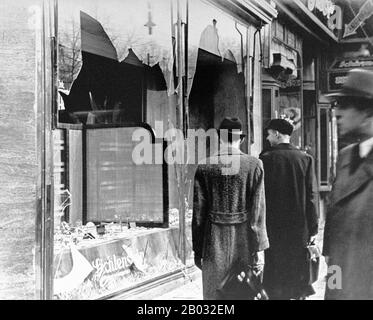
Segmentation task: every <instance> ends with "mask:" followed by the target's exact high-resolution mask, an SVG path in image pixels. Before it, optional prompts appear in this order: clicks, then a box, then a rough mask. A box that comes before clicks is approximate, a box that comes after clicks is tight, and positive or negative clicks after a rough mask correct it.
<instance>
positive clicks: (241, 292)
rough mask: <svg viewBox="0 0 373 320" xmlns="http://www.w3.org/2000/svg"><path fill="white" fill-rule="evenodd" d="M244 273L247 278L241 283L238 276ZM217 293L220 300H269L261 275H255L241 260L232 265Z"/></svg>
mask: <svg viewBox="0 0 373 320" xmlns="http://www.w3.org/2000/svg"><path fill="white" fill-rule="evenodd" d="M242 271H243V272H245V278H244V279H243V281H240V280H238V275H239V274H240V273H241V272H242ZM217 291H218V300H268V295H267V293H266V291H265V290H264V287H263V285H262V282H261V279H260V275H256V274H254V272H253V270H252V269H251V268H250V267H249V268H248V267H247V265H245V264H244V263H242V261H240V260H238V261H236V262H235V263H233V264H232V266H231V268H230V269H229V270H228V272H227V274H226V275H225V277H224V278H223V280H222V281H221V283H220V285H219V287H218V289H217Z"/></svg>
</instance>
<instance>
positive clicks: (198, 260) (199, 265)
mask: <svg viewBox="0 0 373 320" xmlns="http://www.w3.org/2000/svg"><path fill="white" fill-rule="evenodd" d="M194 264H195V265H196V267H197V268H198V269H200V270H202V258H201V257H194Z"/></svg>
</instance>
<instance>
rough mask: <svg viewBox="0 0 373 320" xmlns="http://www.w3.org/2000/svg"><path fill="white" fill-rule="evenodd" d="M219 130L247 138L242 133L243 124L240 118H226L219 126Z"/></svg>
mask: <svg viewBox="0 0 373 320" xmlns="http://www.w3.org/2000/svg"><path fill="white" fill-rule="evenodd" d="M219 130H228V132H229V133H230V134H232V135H239V136H242V137H245V136H246V135H245V134H243V132H242V122H241V120H240V119H239V118H231V117H226V118H224V120H223V121H222V122H221V124H220V126H219Z"/></svg>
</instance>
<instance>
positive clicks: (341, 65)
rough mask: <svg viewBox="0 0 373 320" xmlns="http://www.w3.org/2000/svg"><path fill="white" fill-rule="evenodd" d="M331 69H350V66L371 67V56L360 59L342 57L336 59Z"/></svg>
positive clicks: (372, 63) (372, 61)
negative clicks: (341, 58)
mask: <svg viewBox="0 0 373 320" xmlns="http://www.w3.org/2000/svg"><path fill="white" fill-rule="evenodd" d="M332 68H333V69H351V68H373V57H369V58H362V59H343V60H338V61H336V62H335V63H334V64H333V66H332Z"/></svg>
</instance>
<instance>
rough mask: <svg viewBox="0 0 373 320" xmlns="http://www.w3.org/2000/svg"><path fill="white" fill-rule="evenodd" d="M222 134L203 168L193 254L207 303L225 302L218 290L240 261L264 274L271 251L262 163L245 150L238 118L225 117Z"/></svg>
mask: <svg viewBox="0 0 373 320" xmlns="http://www.w3.org/2000/svg"><path fill="white" fill-rule="evenodd" d="M219 133H220V148H219V151H218V152H216V153H215V154H214V155H213V156H211V157H209V158H207V159H206V162H205V163H204V164H199V165H198V167H197V170H196V173H195V178H194V203H193V219H192V239H193V251H194V257H195V264H196V265H197V266H198V267H199V268H201V270H202V283H203V298H204V299H205V300H215V299H218V298H219V295H218V291H217V289H218V287H219V286H220V284H221V282H222V280H223V278H224V277H225V276H226V274H227V273H228V271H229V269H230V268H231V267H232V266H233V264H235V262H236V261H241V262H242V263H243V264H244V265H246V266H249V265H251V266H252V267H254V269H255V271H257V272H258V273H259V272H260V271H261V270H260V269H262V268H263V267H262V265H263V264H264V261H263V260H264V254H263V250H264V249H266V248H268V246H269V244H268V238H267V232H266V225H265V194H264V175H263V167H262V162H261V161H260V160H259V159H256V158H254V157H252V156H249V155H247V154H244V153H243V152H241V151H240V149H239V147H240V143H241V141H242V139H243V137H244V136H243V134H242V124H241V121H240V120H239V119H238V118H225V119H224V120H223V121H222V123H221V125H220V127H219ZM243 271H245V270H243ZM242 299H245V297H242Z"/></svg>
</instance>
